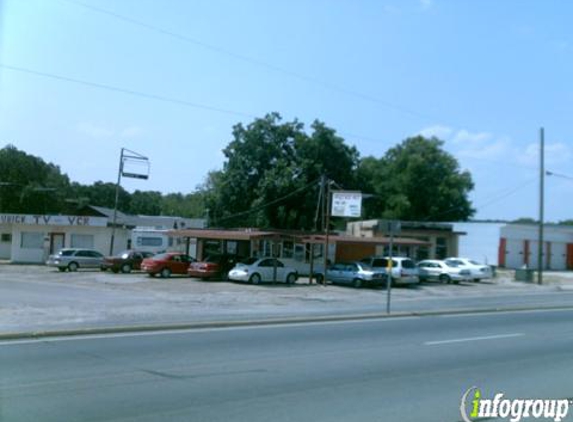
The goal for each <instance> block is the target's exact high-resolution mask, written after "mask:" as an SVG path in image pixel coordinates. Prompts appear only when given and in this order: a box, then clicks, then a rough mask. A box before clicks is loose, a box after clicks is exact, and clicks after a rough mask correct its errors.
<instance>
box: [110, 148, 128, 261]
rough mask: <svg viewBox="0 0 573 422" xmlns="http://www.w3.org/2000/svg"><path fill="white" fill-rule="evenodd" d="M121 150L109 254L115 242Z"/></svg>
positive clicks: (121, 165)
mask: <svg viewBox="0 0 573 422" xmlns="http://www.w3.org/2000/svg"><path fill="white" fill-rule="evenodd" d="M123 150H124V148H122V149H121V154H120V155H119V170H118V171H117V183H116V184H115V203H114V206H113V220H112V223H111V240H110V242H109V254H110V255H113V244H114V242H115V226H116V224H117V205H118V202H119V186H120V185H121V173H123Z"/></svg>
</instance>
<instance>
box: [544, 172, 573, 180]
mask: <svg viewBox="0 0 573 422" xmlns="http://www.w3.org/2000/svg"><path fill="white" fill-rule="evenodd" d="M545 174H546V175H547V176H554V177H560V178H562V179H567V180H573V177H571V176H567V175H565V174H560V173H555V172H553V171H546V172H545Z"/></svg>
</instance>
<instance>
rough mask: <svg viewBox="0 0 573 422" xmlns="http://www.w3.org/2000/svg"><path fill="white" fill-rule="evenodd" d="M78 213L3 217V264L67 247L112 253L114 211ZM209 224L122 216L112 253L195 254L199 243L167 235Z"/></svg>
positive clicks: (0, 248)
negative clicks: (133, 250)
mask: <svg viewBox="0 0 573 422" xmlns="http://www.w3.org/2000/svg"><path fill="white" fill-rule="evenodd" d="M79 213H80V214H81V215H31V214H0V260H7V261H11V262H14V263H42V262H45V261H46V258H47V257H48V255H50V254H52V253H55V252H57V251H58V250H59V249H61V248H64V247H65V248H89V249H95V250H98V251H100V252H101V253H103V254H104V255H107V254H108V253H109V252H110V245H111V237H112V232H113V227H112V226H113V224H112V222H113V210H112V209H109V208H103V207H94V206H88V207H85V208H83V209H81V210H80V212H79ZM204 225H205V220H203V219H189V218H182V217H171V216H169V217H167V216H132V215H127V214H124V213H121V212H118V213H117V215H116V228H115V233H114V247H113V254H115V253H118V252H120V251H122V250H125V249H131V248H133V249H138V248H139V249H143V250H150V251H152V252H158V251H160V250H189V251H190V252H193V251H194V250H195V245H192V244H187V243H185V242H182V241H181V240H180V239H177V238H171V237H169V236H168V235H167V233H168V231H169V230H172V229H173V228H177V227H185V228H187V227H188V228H202V227H204ZM138 226H140V227H139V228H138ZM141 226H143V227H141ZM136 228H137V229H136Z"/></svg>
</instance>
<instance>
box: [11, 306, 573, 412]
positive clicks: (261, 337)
mask: <svg viewBox="0 0 573 422" xmlns="http://www.w3.org/2000/svg"><path fill="white" fill-rule="evenodd" d="M572 320H573V311H565V310H562V311H528V312H515V313H501V314H495V313H491V314H480V315H478V314H474V315H455V316H453V315H450V316H432V317H408V318H397V319H381V320H369V321H354V322H350V321H347V322H337V323H312V324H297V325H284V326H265V327H251V328H226V329H209V330H195V331H185V332H176V333H174V332H157V333H140V334H121V335H119V334H116V335H106V336H94V337H69V338H52V339H43V340H19V341H7V342H2V343H0V380H1V384H0V420H1V421H3V422H4V421H5V422H12V421H57V422H64V421H162V422H163V421H186V422H188V421H215V422H217V421H220V422H229V421H245V422H246V421H248V422H258V421H265V422H267V421H272V422H281V421H317V422H320V421H329V422H331V421H344V422H347V421H391V422H393V421H396V422H408V421H424V422H429V421H436V422H456V421H459V420H460V419H461V416H460V411H459V406H460V400H461V397H462V394H463V393H464V392H465V391H466V390H467V389H468V388H470V387H472V386H478V387H480V388H481V390H482V395H483V397H493V396H494V394H495V393H496V392H504V393H505V394H506V396H507V397H510V398H516V397H529V398H538V397H539V398H555V399H557V398H571V397H573V388H572V387H573V381H572V380H573V353H572V352H571V350H572V346H573V324H571V321H572ZM572 407H573V406H572ZM570 413H571V415H573V409H572V410H571V412H570ZM507 420H509V419H507ZM566 420H573V416H569V417H568V418H567V419H566Z"/></svg>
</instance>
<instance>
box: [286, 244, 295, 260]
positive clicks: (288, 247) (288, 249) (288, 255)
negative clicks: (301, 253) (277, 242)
mask: <svg viewBox="0 0 573 422" xmlns="http://www.w3.org/2000/svg"><path fill="white" fill-rule="evenodd" d="M293 256H294V243H293V242H288V241H285V242H283V258H292V257H293Z"/></svg>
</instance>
